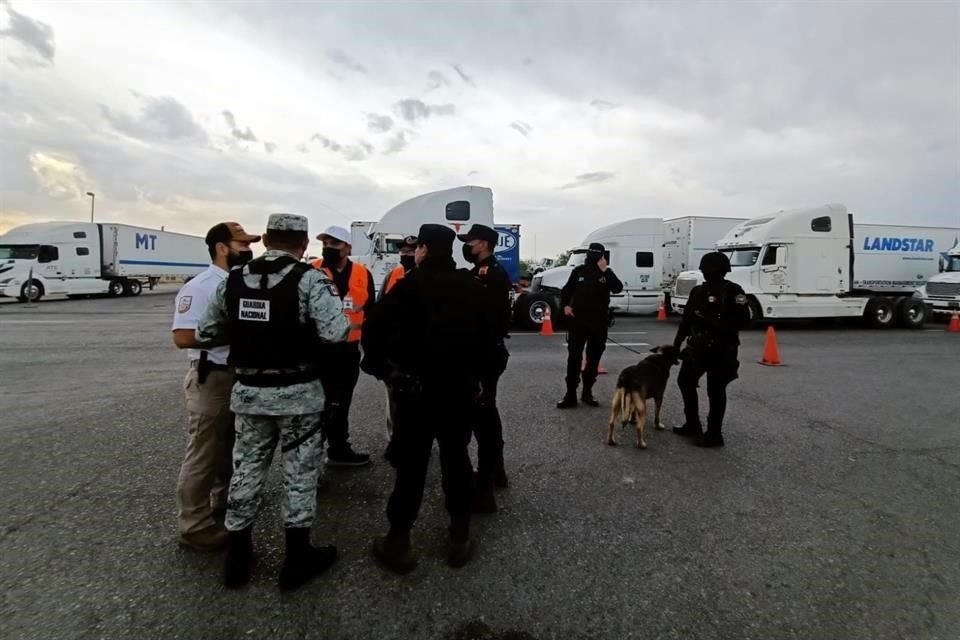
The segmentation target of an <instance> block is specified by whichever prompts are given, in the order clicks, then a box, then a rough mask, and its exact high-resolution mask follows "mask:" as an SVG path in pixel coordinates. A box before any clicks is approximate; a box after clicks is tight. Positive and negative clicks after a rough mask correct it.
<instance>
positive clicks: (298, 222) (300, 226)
mask: <svg viewBox="0 0 960 640" xmlns="http://www.w3.org/2000/svg"><path fill="white" fill-rule="evenodd" d="M267 231H303V232H304V233H307V219H306V218H305V217H304V216H298V215H297V214H295V213H271V214H270V218H269V219H268V220H267Z"/></svg>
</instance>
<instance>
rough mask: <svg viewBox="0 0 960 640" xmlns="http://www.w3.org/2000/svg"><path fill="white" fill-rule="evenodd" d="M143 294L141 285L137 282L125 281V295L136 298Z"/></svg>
mask: <svg viewBox="0 0 960 640" xmlns="http://www.w3.org/2000/svg"><path fill="white" fill-rule="evenodd" d="M141 293H143V283H142V282H140V281H139V280H128V281H127V295H130V296H138V295H140V294H141Z"/></svg>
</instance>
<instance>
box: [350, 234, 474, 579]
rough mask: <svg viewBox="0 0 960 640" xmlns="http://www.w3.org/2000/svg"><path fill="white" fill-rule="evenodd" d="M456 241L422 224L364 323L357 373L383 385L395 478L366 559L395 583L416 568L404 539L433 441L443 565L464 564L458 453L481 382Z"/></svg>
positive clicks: (465, 505)
mask: <svg viewBox="0 0 960 640" xmlns="http://www.w3.org/2000/svg"><path fill="white" fill-rule="evenodd" d="M455 239H456V234H455V233H454V232H453V230H452V229H450V228H449V227H445V226H443V225H435V224H427V225H423V226H422V227H420V233H419V234H418V236H417V250H416V254H415V257H416V263H417V268H416V269H413V270H412V271H411V272H410V273H409V274H407V276H406V277H404V278H403V279H402V280H400V281H399V282H398V283H397V284H396V285H395V286H394V287H393V289H392V290H391V291H390V293H389V294H388V295H386V296H384V297H383V300H382V301H381V302H380V303H379V304H378V305H377V306H375V307H374V308H373V310H372V311H371V313H370V315H369V316H368V317H367V319H366V325H365V327H364V332H363V337H362V346H363V350H364V354H365V357H364V360H363V363H362V365H361V366H362V367H363V370H364V371H366V372H367V373H369V374H371V375H373V376H375V377H376V378H378V379H380V380H384V381H386V382H389V383H390V385H391V386H392V387H393V390H394V398H395V401H396V404H397V414H396V422H395V423H394V429H393V441H392V445H391V456H390V463H391V464H392V465H393V467H394V468H395V469H396V480H395V483H394V487H393V492H392V493H391V495H390V499H389V502H388V504H387V519H388V520H389V521H390V531H389V533H388V534H387V535H386V536H385V537H382V538H378V539H377V540H375V541H374V546H373V554H374V556H375V557H376V558H377V560H379V561H380V562H381V563H382V564H383V565H384V566H386V567H387V568H388V569H390V570H392V571H395V572H397V573H406V572H408V571H410V570H412V569H413V568H414V567H415V566H416V563H417V560H416V557H415V556H414V555H413V552H412V550H411V545H410V530H411V529H412V527H413V523H414V521H415V520H416V519H417V514H418V513H419V511H420V503H421V501H422V499H423V489H424V483H425V482H426V477H427V468H428V466H429V463H430V452H431V449H432V448H433V441H434V440H436V441H437V444H438V445H439V449H440V470H441V473H442V475H443V491H444V494H445V497H446V508H447V512H448V513H449V514H450V529H449V532H450V538H449V547H448V555H447V563H448V564H449V565H450V566H451V567H455V568H456V567H462V566H463V565H464V564H466V563H467V562H468V561H469V559H470V556H471V554H472V550H473V545H472V543H471V540H470V498H471V475H472V467H471V465H470V457H469V455H468V453H467V445H468V443H469V441H470V427H471V425H472V424H473V418H474V416H473V415H472V414H473V413H474V411H475V409H474V407H475V400H476V397H477V395H478V391H479V389H478V386H479V380H480V377H481V376H482V374H483V368H482V366H481V362H480V359H479V358H477V357H476V354H477V353H480V352H481V351H482V349H484V348H485V347H486V345H488V344H490V340H491V339H490V336H489V333H488V332H489V327H490V326H491V323H490V322H489V320H488V319H487V318H486V317H485V311H484V309H485V307H484V305H483V304H482V301H483V289H482V287H481V285H480V283H479V282H478V281H477V279H476V278H474V277H473V276H471V275H470V273H469V272H468V271H466V270H462V269H461V270H458V269H457V267H456V263H455V262H454V260H453V241H454V240H455Z"/></svg>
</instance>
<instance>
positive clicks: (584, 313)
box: [557, 242, 623, 409]
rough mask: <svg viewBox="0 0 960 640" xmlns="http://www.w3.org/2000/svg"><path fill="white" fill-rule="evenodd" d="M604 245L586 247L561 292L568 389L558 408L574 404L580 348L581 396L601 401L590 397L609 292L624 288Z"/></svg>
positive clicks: (603, 336)
mask: <svg viewBox="0 0 960 640" xmlns="http://www.w3.org/2000/svg"><path fill="white" fill-rule="evenodd" d="M605 253H606V249H605V248H604V246H603V245H602V244H600V243H598V242H591V243H590V246H589V247H588V248H587V256H586V260H585V262H584V263H583V264H582V265H580V266H577V267H574V269H573V271H572V272H571V273H570V279H569V280H567V284H565V285H564V287H563V289H562V290H561V292H560V305H561V306H562V307H563V314H564V315H565V316H566V318H567V322H568V323H569V331H568V332H567V393H566V395H565V396H563V400H561V401H560V402H558V403H557V408H559V409H569V408H570V407H575V406H577V385H578V384H579V382H580V367H581V366H582V365H583V349H584V347H586V349H587V361H586V366H584V367H583V394H582V395H581V396H580V399H581V400H583V402H584V404H587V405H590V406H591V407H599V406H600V403H599V402H597V401H596V400H595V399H594V397H593V385H594V383H595V382H596V381H597V369H598V368H599V367H600V357H601V356H602V355H603V351H604V349H605V348H606V345H607V329H608V328H609V326H610V294H611V293H620V292H621V291H623V283H622V282H620V279H619V278H618V277H617V276H616V274H615V273H613V270H612V269H610V268H609V267H608V266H607V260H606V258H605Z"/></svg>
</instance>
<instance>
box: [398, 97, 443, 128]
mask: <svg viewBox="0 0 960 640" xmlns="http://www.w3.org/2000/svg"><path fill="white" fill-rule="evenodd" d="M393 112H394V113H395V114H397V116H398V117H400V118H403V119H404V120H406V121H407V122H416V121H417V120H422V119H425V118H429V117H430V116H431V115H437V116H449V115H453V114H454V113H456V112H457V107H456V105H453V104H434V105H428V104H426V103H424V102H423V101H422V100H417V99H416V98H407V99H406V100H401V101H399V102H397V103H395V104H394V105H393Z"/></svg>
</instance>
